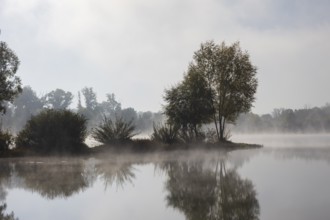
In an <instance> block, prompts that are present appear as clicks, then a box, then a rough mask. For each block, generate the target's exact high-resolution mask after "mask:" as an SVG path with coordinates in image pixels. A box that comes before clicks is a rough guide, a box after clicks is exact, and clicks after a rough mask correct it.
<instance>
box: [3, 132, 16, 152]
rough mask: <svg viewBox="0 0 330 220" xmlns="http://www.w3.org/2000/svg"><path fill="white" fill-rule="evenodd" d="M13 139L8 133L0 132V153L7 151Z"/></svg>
mask: <svg viewBox="0 0 330 220" xmlns="http://www.w3.org/2000/svg"><path fill="white" fill-rule="evenodd" d="M13 142H14V138H13V136H12V135H11V134H10V133H9V132H8V131H3V130H0V153H1V152H5V151H7V150H9V147H10V145H11V144H13Z"/></svg>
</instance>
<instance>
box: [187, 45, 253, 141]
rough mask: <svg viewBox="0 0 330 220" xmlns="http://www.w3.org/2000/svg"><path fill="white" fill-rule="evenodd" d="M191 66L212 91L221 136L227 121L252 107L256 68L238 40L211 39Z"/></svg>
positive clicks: (223, 134) (233, 120)
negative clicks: (216, 42) (224, 41)
mask: <svg viewBox="0 0 330 220" xmlns="http://www.w3.org/2000/svg"><path fill="white" fill-rule="evenodd" d="M191 66H192V68H194V69H195V70H196V72H198V73H199V74H201V75H202V76H203V77H204V79H205V80H206V82H207V85H208V88H209V90H211V91H212V94H213V99H212V102H213V103H212V104H213V108H214V116H213V119H214V122H215V127H216V131H217V134H218V138H219V140H220V141H221V140H224V139H225V126H226V123H233V122H235V120H236V118H237V117H238V116H239V114H240V113H244V112H248V111H249V110H250V109H251V107H252V103H253V102H254V100H255V93H256V90H257V85H258V81H257V78H256V70H257V69H256V67H255V66H253V65H252V64H251V62H250V57H249V54H248V53H247V52H244V51H242V50H241V48H240V45H239V43H238V42H237V43H234V44H232V45H230V46H227V45H225V43H222V44H220V45H217V44H215V43H214V42H213V41H209V42H206V43H203V44H201V47H200V49H199V50H198V51H196V52H195V54H194V59H193V62H192V63H191Z"/></svg>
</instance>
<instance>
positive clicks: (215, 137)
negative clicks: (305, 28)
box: [0, 41, 261, 157]
mask: <svg viewBox="0 0 330 220" xmlns="http://www.w3.org/2000/svg"><path fill="white" fill-rule="evenodd" d="M0 50H1V53H0V54H1V56H2V57H1V60H4V61H6V62H1V65H2V66H1V76H2V77H1V78H0V80H1V84H2V85H4V86H3V88H5V89H4V90H3V91H1V100H0V104H1V105H0V111H1V113H2V114H5V113H6V110H7V107H8V103H11V102H13V100H14V98H15V97H17V96H18V95H19V94H20V93H21V92H22V87H21V81H20V79H19V78H18V77H17V76H16V75H15V74H16V71H17V70H18V66H19V59H18V57H17V56H16V54H15V53H14V52H13V51H12V50H11V49H10V48H9V47H8V46H7V44H6V43H5V42H1V47H0ZM256 73H257V68H256V67H255V66H254V65H252V64H251V62H250V58H249V54H248V53H247V52H245V51H244V52H243V51H242V50H241V48H240V44H239V42H236V43H234V44H232V45H226V44H225V43H224V42H223V43H221V44H216V43H215V42H213V41H207V42H205V43H202V44H201V46H200V49H199V50H198V51H196V52H195V53H194V55H193V61H192V62H191V63H190V64H189V65H188V69H187V72H186V73H184V77H183V80H182V81H181V82H179V83H178V84H176V85H175V86H172V87H171V88H169V89H166V90H165V95H164V101H165V102H166V105H165V106H164V108H163V112H162V113H163V114H164V115H165V117H164V118H165V120H163V122H162V123H155V122H154V124H153V132H152V134H151V136H150V138H145V139H141V138H140V139H139V138H134V136H135V135H136V134H138V132H137V131H136V126H135V124H134V123H133V120H125V119H124V118H123V117H122V116H118V115H117V114H116V113H115V114H112V115H111V114H108V113H107V112H103V114H99V115H101V116H102V118H101V119H99V120H98V121H99V123H98V124H97V125H91V124H89V123H88V119H90V118H92V117H93V111H92V110H93V108H94V109H95V106H96V105H95V100H96V96H95V94H94V93H93V91H92V89H91V88H85V89H84V90H83V91H82V92H83V95H84V97H85V101H86V108H83V107H82V105H81V98H80V93H79V95H78V96H79V97H78V98H79V103H78V109H77V111H74V110H69V109H67V107H68V106H69V105H70V103H71V101H72V94H71V93H69V92H68V93H66V92H64V91H63V90H59V89H58V90H56V91H53V92H50V93H48V94H47V95H45V96H44V97H43V103H44V107H43V109H42V111H40V112H38V114H35V115H32V117H31V118H30V119H29V120H27V122H26V124H25V125H24V127H23V128H22V129H21V130H20V131H19V132H18V133H17V135H16V137H15V138H14V136H13V135H12V134H11V133H10V132H8V131H4V130H1V131H0V155H1V157H17V156H35V155H98V154H102V153H106V152H112V153H117V152H128V151H129V152H159V151H169V150H178V149H180V150H182V149H184V150H186V149H205V150H207V149H219V150H227V151H228V150H236V149H246V148H256V147H261V146H260V145H254V144H244V143H233V142H231V141H229V135H230V133H229V132H228V130H227V127H226V125H227V124H228V123H234V122H235V120H236V119H237V118H238V116H239V115H240V114H241V113H247V112H249V111H250V109H251V107H252V104H253V102H254V100H255V94H256V91H257V85H258V80H257V78H256ZM32 95H33V92H32ZM27 98H28V99H29V97H27ZM108 99H109V103H105V104H104V106H106V107H104V109H106V110H107V107H109V109H112V110H113V109H115V108H116V107H114V106H116V105H117V106H118V103H117V102H116V101H115V98H114V95H112V96H111V95H109V96H108ZM30 101H31V102H33V99H31V100H30ZM93 105H94V107H91V106H93ZM109 109H108V110H109ZM16 111H17V110H16ZM108 112H110V111H108ZM87 137H92V138H93V139H94V140H96V141H97V142H99V143H100V144H99V145H98V146H94V147H92V148H91V147H89V146H87V145H86V144H85V140H86V138H87ZM12 145H14V146H15V147H10V146H12Z"/></svg>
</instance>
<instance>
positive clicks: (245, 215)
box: [0, 147, 330, 220]
mask: <svg viewBox="0 0 330 220" xmlns="http://www.w3.org/2000/svg"><path fill="white" fill-rule="evenodd" d="M329 161H330V148H313V149H311V148H301V149H300V148H291V147H290V148H277V149H276V148H264V149H251V150H239V151H233V152H227V153H226V152H219V151H214V152H210V151H189V152H186V151H178V152H169V153H164V154H162V155H159V154H151V155H134V156H133V155H130V154H127V155H126V154H123V155H116V156H114V155H109V157H103V158H79V159H73V158H17V159H1V160H0V171H1V172H0V219H1V220H2V219H9V220H12V219H34V220H37V219H50V220H52V219H54V220H55V219H100V220H102V219H109V218H114V219H132V218H134V217H136V218H139V219H153V218H157V219H159V220H165V219H173V220H184V219H186V220H200V219H203V220H239V219H246V220H255V219H259V218H260V219H274V220H275V219H277V217H280V218H281V219H292V220H298V219H299V220H308V219H326V218H324V217H326V216H329V214H330V211H328V208H326V207H328V206H329V205H330V196H329V195H328V194H327V193H325V192H327V188H328V185H329V184H330V169H329V166H330V164H329ZM279 180H281V181H280V182H279ZM304 197H308V199H304ZM21 201H31V204H26V203H25V202H24V203H23V202H21ZM26 205H27V206H31V207H32V205H33V206H38V207H43V208H42V209H31V208H30V207H29V208H26V207H25V206H26ZM288 209H290V210H291V209H292V210H295V211H290V210H289V211H288ZM128 210H129V211H128ZM45 213H46V214H45ZM275 213H276V215H275ZM139 214H140V215H139Z"/></svg>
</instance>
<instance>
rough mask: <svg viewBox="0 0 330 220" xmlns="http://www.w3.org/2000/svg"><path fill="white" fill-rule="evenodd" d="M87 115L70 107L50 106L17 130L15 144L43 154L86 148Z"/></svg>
mask: <svg viewBox="0 0 330 220" xmlns="http://www.w3.org/2000/svg"><path fill="white" fill-rule="evenodd" d="M86 135H87V129H86V119H85V118H84V117H83V116H82V115H79V114H77V113H74V112H71V111H69V110H53V109H48V110H44V111H42V112H41V113H40V114H38V115H36V116H33V117H32V118H31V119H30V120H29V121H28V122H27V124H26V125H25V127H24V128H23V130H22V131H21V132H20V133H19V134H18V136H17V139H16V147H17V148H19V149H24V150H28V151H32V152H36V153H41V154H50V153H79V152H82V151H83V150H85V149H86V148H87V146H86V145H85V144H84V143H83V142H84V140H85V138H86Z"/></svg>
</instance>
